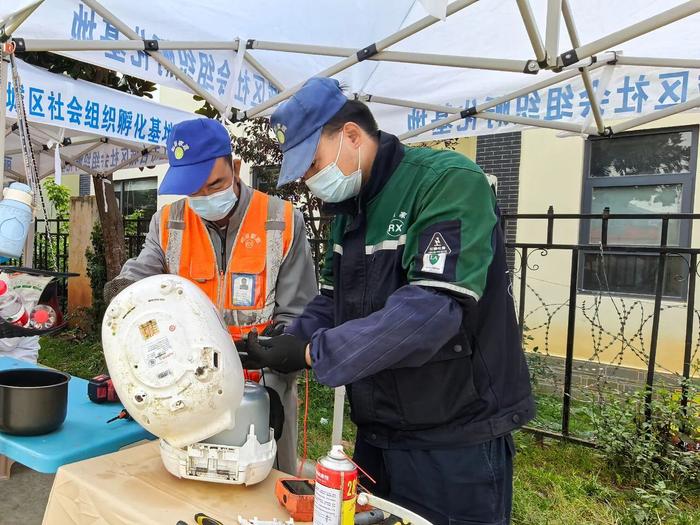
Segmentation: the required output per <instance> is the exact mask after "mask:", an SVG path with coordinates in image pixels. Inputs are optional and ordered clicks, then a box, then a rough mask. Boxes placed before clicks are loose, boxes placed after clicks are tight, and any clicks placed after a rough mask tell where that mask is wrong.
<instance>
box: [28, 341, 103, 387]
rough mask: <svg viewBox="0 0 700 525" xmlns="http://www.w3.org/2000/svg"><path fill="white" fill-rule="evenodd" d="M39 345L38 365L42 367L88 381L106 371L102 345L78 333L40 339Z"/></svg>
mask: <svg viewBox="0 0 700 525" xmlns="http://www.w3.org/2000/svg"><path fill="white" fill-rule="evenodd" d="M39 344H40V345H41V348H40V349H39V363H41V364H42V365H45V366H49V367H51V368H55V369H57V370H61V371H63V372H66V373H68V374H70V375H73V376H76V377H80V378H83V379H90V378H92V377H95V376H96V375H99V374H101V373H105V372H106V371H107V365H106V364H105V360H104V354H103V353H102V345H101V344H100V343H99V341H97V340H96V339H94V338H92V337H87V336H85V335H83V334H81V333H80V332H78V331H66V332H63V333H61V334H60V335H55V336H52V337H42V338H41V340H40V342H39Z"/></svg>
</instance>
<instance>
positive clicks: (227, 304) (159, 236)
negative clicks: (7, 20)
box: [105, 119, 318, 473]
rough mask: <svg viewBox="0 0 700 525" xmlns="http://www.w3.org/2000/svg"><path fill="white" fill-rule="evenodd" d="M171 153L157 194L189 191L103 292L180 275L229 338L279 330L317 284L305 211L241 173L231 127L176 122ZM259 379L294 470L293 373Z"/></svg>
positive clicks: (283, 461)
mask: <svg viewBox="0 0 700 525" xmlns="http://www.w3.org/2000/svg"><path fill="white" fill-rule="evenodd" d="M167 153H168V161H169V163H170V168H169V169H168V172H167V173H166V175H165V178H164V179H163V182H162V183H161V185H160V188H159V193H160V194H161V195H164V194H165V195H187V198H185V199H182V200H179V201H176V202H174V203H173V204H170V205H168V206H165V207H164V208H163V209H162V210H160V211H159V212H157V213H156V214H155V215H154V216H153V219H152V220H151V225H150V229H149V232H148V235H147V236H146V242H145V244H144V248H143V250H142V251H141V253H140V254H139V256H138V257H137V258H135V259H131V260H129V261H127V262H126V264H125V265H124V267H123V268H122V271H121V273H120V275H119V276H118V277H117V278H116V279H114V280H113V281H111V282H110V283H108V284H107V286H106V287H105V297H106V298H107V299H108V300H109V299H111V297H113V296H114V295H116V293H117V292H118V291H120V290H121V289H123V288H124V287H126V286H128V285H129V284H131V283H132V282H134V281H137V280H139V279H143V278H146V277H149V276H151V275H158V274H162V273H172V274H177V275H181V276H182V277H186V278H187V279H190V280H191V281H192V282H194V283H195V284H197V286H199V287H200V288H201V289H202V291H204V292H205V293H206V294H207V295H208V296H209V298H210V299H211V300H212V302H214V304H216V305H217V306H218V307H219V310H220V312H221V314H222V316H223V318H224V321H225V322H226V324H227V326H228V329H229V331H230V332H231V336H232V337H233V339H234V340H235V341H237V342H238V341H240V340H241V339H243V338H245V337H246V336H247V334H248V332H250V331H251V330H253V329H256V330H257V332H258V333H261V334H263V335H277V334H280V333H282V331H283V329H284V326H285V325H286V324H288V323H289V322H291V321H292V320H293V319H294V318H296V317H298V316H299V315H300V314H301V313H302V311H303V310H304V307H305V306H306V304H307V303H308V302H309V301H311V299H313V297H314V296H315V295H317V293H318V289H317V284H316V276H315V272H314V265H313V259H312V257H311V250H310V248H309V243H308V240H307V238H306V230H305V228H304V221H303V217H302V215H301V213H300V212H299V211H298V210H294V208H293V207H292V204H291V203H289V202H287V201H283V200H281V199H278V198H276V197H272V196H269V195H267V194H265V193H262V192H259V191H256V190H253V189H251V188H249V187H248V186H246V185H245V184H243V182H241V179H240V176H239V171H240V160H235V161H234V160H233V159H232V156H231V154H232V151H231V141H230V138H229V135H228V132H227V131H226V128H224V126H223V125H222V124H220V123H219V122H217V121H215V120H211V119H194V120H188V121H184V122H181V123H179V124H177V125H175V126H174V127H173V129H172V132H171V134H170V136H169V137H168V141H167ZM239 348H240V346H239ZM243 365H244V367H247V368H256V366H255V364H253V363H246V362H244V363H243ZM265 384H266V385H267V386H268V387H272V388H273V389H274V390H275V391H276V392H277V393H278V394H279V396H280V398H281V400H282V405H283V406H284V427H283V432H282V436H281V438H280V439H279V440H278V443H277V445H278V453H277V459H278V462H277V464H276V465H275V466H276V467H277V468H279V469H280V470H283V471H286V472H289V473H294V472H296V457H297V456H296V444H297V410H298V407H297V389H296V376H295V375H294V374H280V373H277V372H274V371H269V370H266V371H265Z"/></svg>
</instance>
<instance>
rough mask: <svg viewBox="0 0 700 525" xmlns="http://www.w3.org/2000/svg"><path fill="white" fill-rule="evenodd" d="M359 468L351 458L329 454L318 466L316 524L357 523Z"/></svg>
mask: <svg viewBox="0 0 700 525" xmlns="http://www.w3.org/2000/svg"><path fill="white" fill-rule="evenodd" d="M356 500H357V469H356V468H355V466H354V465H353V464H352V463H350V462H349V461H348V460H347V459H342V460H341V459H339V458H335V457H333V456H328V457H325V458H323V459H321V460H320V461H319V462H318V464H317V466H316V488H315V491H314V521H313V523H314V525H353V523H354V520H355V503H356Z"/></svg>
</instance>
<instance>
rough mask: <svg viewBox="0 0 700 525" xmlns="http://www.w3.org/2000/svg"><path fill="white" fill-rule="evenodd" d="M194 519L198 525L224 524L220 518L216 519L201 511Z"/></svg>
mask: <svg viewBox="0 0 700 525" xmlns="http://www.w3.org/2000/svg"><path fill="white" fill-rule="evenodd" d="M194 521H195V523H196V524H197V525H224V524H223V523H221V522H220V521H219V520H215V519H214V518H212V517H210V516H207V515H206V514H203V513H201V512H200V513H198V514H195V515H194Z"/></svg>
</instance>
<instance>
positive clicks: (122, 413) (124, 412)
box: [107, 409, 133, 423]
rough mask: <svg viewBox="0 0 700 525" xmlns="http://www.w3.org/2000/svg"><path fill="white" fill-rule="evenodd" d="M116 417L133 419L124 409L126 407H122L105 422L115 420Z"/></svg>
mask: <svg viewBox="0 0 700 525" xmlns="http://www.w3.org/2000/svg"><path fill="white" fill-rule="evenodd" d="M117 419H126V420H127V421H129V420H131V419H133V418H132V417H131V416H130V415H129V413H128V412H127V411H126V409H123V410H122V411H121V412H119V414H117V415H116V416H114V417H113V418H112V419H109V420H108V421H107V423H111V422H112V421H116V420H117Z"/></svg>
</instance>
